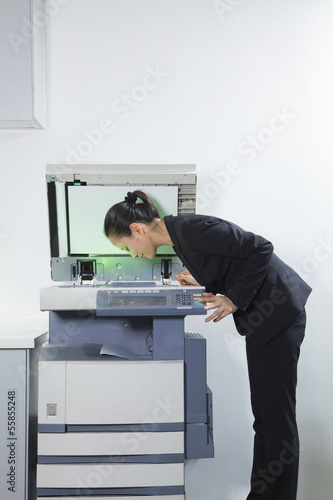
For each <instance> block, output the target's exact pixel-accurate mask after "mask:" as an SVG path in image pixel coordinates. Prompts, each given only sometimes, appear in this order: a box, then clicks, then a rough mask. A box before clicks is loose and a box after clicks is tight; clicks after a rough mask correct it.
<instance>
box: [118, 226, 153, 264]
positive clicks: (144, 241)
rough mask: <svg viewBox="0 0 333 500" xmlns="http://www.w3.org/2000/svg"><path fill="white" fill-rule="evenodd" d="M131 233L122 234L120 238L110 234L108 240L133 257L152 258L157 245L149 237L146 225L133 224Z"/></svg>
mask: <svg viewBox="0 0 333 500" xmlns="http://www.w3.org/2000/svg"><path fill="white" fill-rule="evenodd" d="M131 233H132V234H131V236H123V237H122V238H116V237H115V236H110V237H109V240H110V241H111V243H112V245H114V246H115V247H117V248H119V249H120V250H126V252H129V253H130V255H131V256H132V257H133V259H136V257H141V258H144V259H153V258H154V257H155V256H156V250H157V247H156V245H155V244H154V243H153V242H152V240H151V238H150V237H149V233H148V231H147V230H146V227H142V226H141V225H139V224H135V227H134V228H131Z"/></svg>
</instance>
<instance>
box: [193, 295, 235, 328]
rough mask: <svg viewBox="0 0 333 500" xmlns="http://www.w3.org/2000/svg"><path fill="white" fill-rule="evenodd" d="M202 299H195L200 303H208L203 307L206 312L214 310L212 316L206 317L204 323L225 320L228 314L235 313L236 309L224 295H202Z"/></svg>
mask: <svg viewBox="0 0 333 500" xmlns="http://www.w3.org/2000/svg"><path fill="white" fill-rule="evenodd" d="M204 296H205V297H204V298H200V299H197V300H199V301H200V302H206V303H208V304H207V305H206V306H205V309H206V310H207V311H210V310H211V309H216V311H215V312H213V314H211V315H210V316H208V318H206V319H205V321H206V322H207V323H208V321H211V320H214V323H216V322H217V321H220V320H221V319H223V318H225V317H226V316H228V315H229V314H232V313H234V312H236V311H237V309H238V307H237V306H235V304H234V303H233V302H231V300H230V299H228V297H226V296H225V295H214V294H213V293H204Z"/></svg>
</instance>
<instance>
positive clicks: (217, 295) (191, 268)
mask: <svg viewBox="0 0 333 500" xmlns="http://www.w3.org/2000/svg"><path fill="white" fill-rule="evenodd" d="M104 231H105V234H106V236H107V237H108V238H109V239H110V241H111V243H112V244H113V245H115V246H116V247H118V248H120V249H123V250H127V251H128V252H129V253H130V254H131V255H132V257H134V258H135V257H142V258H148V259H152V258H154V257H155V255H156V251H157V249H158V247H160V246H162V245H171V246H173V248H174V250H175V252H176V254H177V255H178V257H179V258H180V259H181V261H182V262H183V264H184V267H186V269H187V270H186V271H184V272H181V273H179V274H178V275H177V276H176V278H177V279H178V281H179V282H180V283H181V284H182V285H187V286H188V285H194V284H196V285H197V284H200V285H202V286H204V287H205V289H206V293H205V294H204V298H203V299H201V301H202V302H205V303H206V306H205V308H206V310H207V311H208V312H209V315H208V316H207V318H206V319H205V321H207V322H208V321H214V322H216V323H217V322H219V321H220V320H221V319H223V318H224V317H226V316H227V315H229V314H233V317H234V321H235V325H236V328H237V330H238V332H239V333H240V334H241V335H244V336H245V338H246V352H247V361H248V372H249V380H250V389H251V404H252V411H253V415H254V425H253V428H254V431H255V438H254V458H253V468H252V476H251V491H250V493H249V495H248V497H247V500H296V493H297V477H298V462H299V440H298V432H297V424H296V413H295V406H296V383H297V362H298V357H299V352H300V345H301V343H302V340H303V338H304V331H305V319H306V318H305V310H304V306H305V303H306V300H307V298H308V296H309V294H310V292H311V288H310V287H309V286H308V285H307V284H306V283H305V282H304V281H303V280H302V279H301V278H300V276H299V275H298V274H297V273H296V272H295V271H293V269H291V268H290V267H289V266H287V265H286V264H285V263H284V262H282V261H281V260H280V259H279V258H278V257H277V256H276V255H275V254H274V253H273V246H272V244H271V243H270V242H269V241H267V240H266V239H265V238H263V237H261V236H258V235H256V234H253V233H251V232H248V231H245V230H244V229H242V228H240V227H238V226H237V225H235V224H233V223H231V222H228V221H225V220H222V219H219V218H217V217H211V216H205V215H195V214H191V215H179V216H172V215H168V216H166V217H164V219H161V218H160V216H159V214H158V211H157V209H156V207H155V206H154V205H153V203H152V202H151V200H150V199H149V198H148V197H147V195H146V194H145V193H143V192H142V191H134V192H129V193H127V196H126V197H125V200H124V201H122V202H120V203H117V204H116V205H114V206H113V207H111V208H110V210H109V211H108V212H107V214H106V216H105V221H104Z"/></svg>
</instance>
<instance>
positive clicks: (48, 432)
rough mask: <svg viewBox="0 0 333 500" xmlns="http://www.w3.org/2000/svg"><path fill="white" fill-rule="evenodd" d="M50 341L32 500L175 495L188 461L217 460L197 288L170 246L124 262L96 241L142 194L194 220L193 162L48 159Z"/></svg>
mask: <svg viewBox="0 0 333 500" xmlns="http://www.w3.org/2000/svg"><path fill="white" fill-rule="evenodd" d="M46 181H47V182H46V184H47V196H48V210H49V227H50V248H51V261H50V262H51V276H52V280H53V281H55V282H57V284H55V285H54V286H51V287H48V288H44V289H42V290H41V293H40V307H41V310H43V311H49V340H48V343H47V344H46V345H44V347H42V349H41V353H40V358H39V366H38V436H37V437H38V439H37V479H36V491H37V498H38V499H39V500H56V499H57V500H59V498H62V499H66V500H69V499H74V498H79V499H80V500H83V499H88V498H89V499H100V500H111V499H113V500H130V499H132V500H135V499H137V500H162V499H163V500H184V499H185V472H184V471H185V461H186V460H189V459H199V458H211V457H213V456H214V443H213V419H212V393H211V391H210V389H209V387H208V386H207V381H206V340H205V338H204V337H203V336H202V335H200V333H196V332H186V331H185V326H184V322H185V317H186V316H188V315H201V319H202V320H203V317H202V315H204V314H206V311H205V309H204V305H203V304H202V303H201V302H199V301H198V298H199V297H200V296H202V294H203V292H204V291H205V290H204V288H203V287H201V286H187V287H185V286H181V285H179V283H178V282H177V281H176V280H175V275H176V274H177V273H178V272H179V271H180V270H182V269H183V264H182V262H181V261H180V260H179V258H178V257H177V255H176V254H175V253H174V251H173V248H172V247H171V246H164V247H160V248H159V249H158V252H157V255H156V257H155V258H154V259H151V260H148V259H139V258H137V259H132V258H131V256H130V255H129V254H128V253H127V252H124V251H122V250H120V249H118V248H116V247H114V246H113V245H112V244H111V243H110V241H109V240H108V239H107V238H106V236H105V235H104V234H103V222H104V217H105V214H106V212H107V211H108V209H109V208H110V207H111V206H112V205H114V204H115V203H117V202H119V201H122V200H123V199H124V197H125V196H126V194H127V192H128V191H134V190H135V189H140V190H142V191H144V192H145V193H147V194H148V196H149V197H150V198H151V200H152V201H153V202H154V204H155V205H156V206H157V208H158V210H159V213H160V216H161V217H164V216H165V215H168V214H172V215H180V214H187V213H194V212H195V204H196V169H195V166H194V165H115V164H80V165H68V164H51V165H48V166H47V170H46Z"/></svg>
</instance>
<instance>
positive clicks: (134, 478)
mask: <svg viewBox="0 0 333 500" xmlns="http://www.w3.org/2000/svg"><path fill="white" fill-rule="evenodd" d="M179 485H184V464H183V463H179V464H99V463H96V464H66V465H63V464H39V465H37V489H38V488H49V489H50V488H58V489H65V488H75V489H76V491H77V492H78V493H79V492H80V489H87V488H143V487H151V486H155V487H168V486H179Z"/></svg>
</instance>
